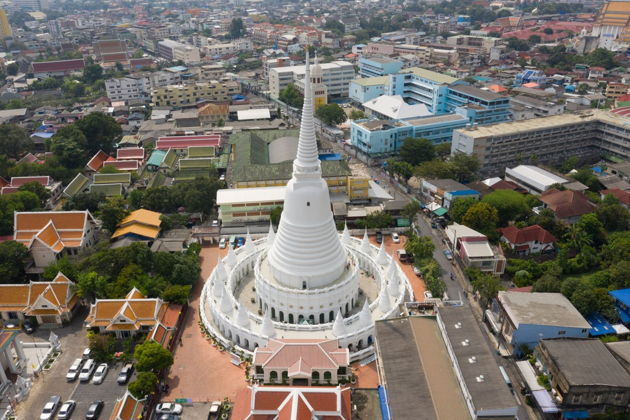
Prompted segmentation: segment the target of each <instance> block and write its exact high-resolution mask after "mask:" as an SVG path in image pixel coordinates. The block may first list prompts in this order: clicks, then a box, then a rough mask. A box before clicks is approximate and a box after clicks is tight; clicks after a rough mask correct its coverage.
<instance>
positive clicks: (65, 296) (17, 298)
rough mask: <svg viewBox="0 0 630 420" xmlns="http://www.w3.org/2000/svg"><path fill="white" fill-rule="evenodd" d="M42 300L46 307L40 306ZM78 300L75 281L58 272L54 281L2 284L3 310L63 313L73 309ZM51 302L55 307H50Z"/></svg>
mask: <svg viewBox="0 0 630 420" xmlns="http://www.w3.org/2000/svg"><path fill="white" fill-rule="evenodd" d="M42 300H43V302H41V304H42V305H46V308H44V307H39V304H40V303H39V302H40V301H42ZM77 301H78V297H77V296H76V295H75V293H74V283H73V282H71V281H70V280H68V278H67V277H66V276H64V275H63V274H61V275H59V274H58V275H57V277H55V279H54V280H53V281H52V282H30V283H29V284H3V285H0V308H1V309H2V310H11V311H20V312H25V313H26V314H27V315H31V314H38V313H37V311H52V312H51V313H55V314H61V313H63V312H68V311H70V310H72V308H73V306H74V305H75V304H76V302H77ZM49 304H50V305H52V306H53V308H50V307H48V305H49Z"/></svg>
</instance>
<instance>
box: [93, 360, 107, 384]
mask: <svg viewBox="0 0 630 420" xmlns="http://www.w3.org/2000/svg"><path fill="white" fill-rule="evenodd" d="M107 370H108V367H107V363H101V364H100V365H98V367H97V368H96V371H94V376H92V383H93V384H95V385H99V384H102V383H103V381H104V380H105V375H107Z"/></svg>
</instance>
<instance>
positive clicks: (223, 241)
mask: <svg viewBox="0 0 630 420" xmlns="http://www.w3.org/2000/svg"><path fill="white" fill-rule="evenodd" d="M226 246H227V239H225V236H223V237H222V238H221V239H220V240H219V248H221V249H223V248H225V247H226Z"/></svg>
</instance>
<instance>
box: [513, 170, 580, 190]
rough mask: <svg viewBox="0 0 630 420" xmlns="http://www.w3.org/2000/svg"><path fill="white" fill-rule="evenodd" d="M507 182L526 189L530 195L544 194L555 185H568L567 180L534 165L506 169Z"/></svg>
mask: <svg viewBox="0 0 630 420" xmlns="http://www.w3.org/2000/svg"><path fill="white" fill-rule="evenodd" d="M505 180H506V181H512V182H514V183H515V184H517V185H519V186H521V187H523V188H525V189H526V190H527V191H528V192H529V193H530V194H542V193H543V192H545V191H547V190H548V189H549V188H551V186H552V185H554V184H566V183H567V182H569V181H567V180H566V179H564V178H562V177H559V176H558V175H555V174H552V173H551V172H549V171H545V170H544V169H541V168H539V167H538V166H532V165H518V166H516V167H514V168H505Z"/></svg>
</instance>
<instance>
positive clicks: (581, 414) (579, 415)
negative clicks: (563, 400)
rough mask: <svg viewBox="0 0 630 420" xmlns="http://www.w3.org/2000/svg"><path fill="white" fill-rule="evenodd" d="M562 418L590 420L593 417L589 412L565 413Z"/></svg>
mask: <svg viewBox="0 0 630 420" xmlns="http://www.w3.org/2000/svg"><path fill="white" fill-rule="evenodd" d="M562 416H564V418H565V419H588V418H590V417H591V416H590V415H589V414H588V411H563V412H562Z"/></svg>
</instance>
